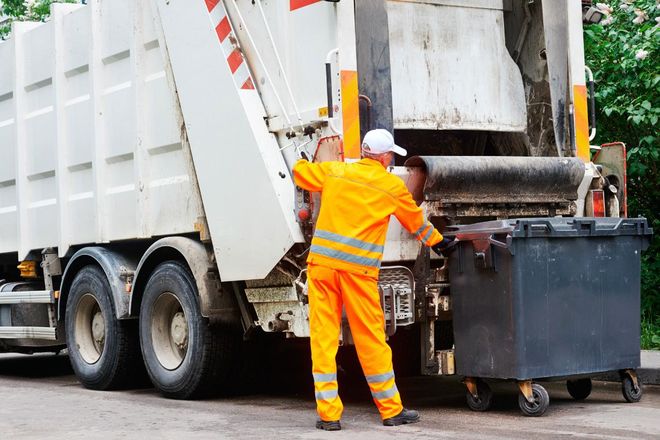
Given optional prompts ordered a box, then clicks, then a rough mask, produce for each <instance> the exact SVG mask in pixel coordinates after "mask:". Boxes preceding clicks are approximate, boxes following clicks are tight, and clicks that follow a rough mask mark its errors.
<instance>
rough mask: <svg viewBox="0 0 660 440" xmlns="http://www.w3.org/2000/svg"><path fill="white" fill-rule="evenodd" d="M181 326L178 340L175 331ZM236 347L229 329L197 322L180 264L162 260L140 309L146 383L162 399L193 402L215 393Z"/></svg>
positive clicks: (190, 282)
mask: <svg viewBox="0 0 660 440" xmlns="http://www.w3.org/2000/svg"><path fill="white" fill-rule="evenodd" d="M170 315H171V317H170ZM167 322H169V323H170V324H169V326H168V325H167V324H166V323H167ZM177 323H178V324H177ZM182 323H184V324H182ZM177 325H180V326H179V327H177ZM181 325H183V326H185V330H184V331H183V333H184V336H181V333H180V332H179V333H177V330H176V329H177V328H183V327H181ZM168 328H169V330H168ZM154 330H157V331H154ZM168 341H169V345H168ZM238 343H239V341H238V334H237V332H235V331H234V330H233V329H229V328H225V327H221V326H211V325H210V324H209V322H208V319H206V318H204V317H202V314H201V309H200V305H199V298H198V294H197V287H196V285H195V280H194V278H193V275H192V273H190V270H189V269H188V267H187V266H186V265H184V264H183V263H181V262H179V261H166V262H164V263H161V264H160V265H158V266H157V267H156V269H155V270H154V272H153V273H152V274H151V276H150V278H149V281H148V282H147V286H146V288H145V291H144V296H143V298H142V304H141V306H140V345H141V347H142V356H143V357H144V362H145V365H146V367H147V373H148V374H149V378H150V379H151V382H152V383H153V384H154V386H155V387H156V388H157V389H158V390H159V391H160V392H161V393H162V394H163V396H165V397H168V398H172V399H196V398H201V397H206V396H209V395H212V394H215V393H216V392H218V391H219V390H220V387H221V386H223V385H226V384H227V382H228V381H229V379H230V377H231V373H232V370H233V368H232V364H233V363H234V362H235V361H236V353H237V348H238Z"/></svg>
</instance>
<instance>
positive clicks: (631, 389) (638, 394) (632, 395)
mask: <svg viewBox="0 0 660 440" xmlns="http://www.w3.org/2000/svg"><path fill="white" fill-rule="evenodd" d="M635 379H637V378H635ZM621 392H622V393H623V397H624V399H626V401H628V402H630V403H635V402H639V401H640V400H642V394H643V391H642V382H640V381H639V380H638V379H637V380H633V378H632V377H631V376H630V375H629V374H625V375H624V376H623V379H622V381H621Z"/></svg>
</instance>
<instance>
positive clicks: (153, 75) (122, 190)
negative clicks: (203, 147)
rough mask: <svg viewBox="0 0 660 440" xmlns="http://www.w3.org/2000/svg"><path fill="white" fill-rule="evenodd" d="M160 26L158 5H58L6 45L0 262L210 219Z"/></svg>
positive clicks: (0, 129)
mask: <svg viewBox="0 0 660 440" xmlns="http://www.w3.org/2000/svg"><path fill="white" fill-rule="evenodd" d="M153 19H154V16H153V13H152V10H151V4H150V2H133V1H129V0H113V1H90V2H88V6H81V5H53V14H52V19H51V21H49V22H47V23H16V24H15V25H14V26H15V28H14V34H13V38H12V39H11V40H9V41H7V42H6V43H3V44H0V66H2V67H1V68H0V69H1V70H0V155H1V157H2V159H3V160H2V161H1V162H2V163H1V164H0V253H6V252H16V251H18V252H19V258H20V259H23V258H25V257H26V255H27V254H28V253H29V252H30V251H33V250H39V249H41V248H45V247H55V246H57V247H58V250H59V254H60V255H61V256H63V255H66V254H67V252H68V251H69V248H70V247H71V246H73V245H79V244H85V243H103V242H109V241H115V240H125V239H134V238H149V237H153V236H157V235H168V234H178V233H189V232H194V230H195V223H196V222H197V221H198V219H199V217H202V216H203V215H204V213H203V209H202V205H201V200H200V198H199V193H198V190H197V183H196V178H195V175H194V169H193V165H192V163H191V161H190V158H189V153H188V152H187V151H186V148H187V145H186V144H185V136H184V134H183V133H182V117H181V114H180V110H179V107H178V103H177V101H176V94H175V91H174V89H173V88H171V87H170V85H169V83H168V78H167V75H166V73H165V62H164V60H163V55H162V52H161V48H160V43H159V40H158V36H157V33H156V28H155V26H154V23H153ZM5 159H6V160H5ZM16 237H18V240H17V239H16Z"/></svg>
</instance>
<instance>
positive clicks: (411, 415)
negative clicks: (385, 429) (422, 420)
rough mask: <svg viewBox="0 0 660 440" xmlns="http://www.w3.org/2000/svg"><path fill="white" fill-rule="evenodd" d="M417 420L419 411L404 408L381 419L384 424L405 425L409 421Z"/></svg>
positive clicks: (414, 421) (415, 421)
mask: <svg viewBox="0 0 660 440" xmlns="http://www.w3.org/2000/svg"><path fill="white" fill-rule="evenodd" d="M417 422H419V413H418V412H417V411H415V410H413V409H405V408H403V411H401V412H400V413H399V415H396V416H394V417H390V418H389V419H385V420H383V425H385V426H398V425H407V424H409V423H417Z"/></svg>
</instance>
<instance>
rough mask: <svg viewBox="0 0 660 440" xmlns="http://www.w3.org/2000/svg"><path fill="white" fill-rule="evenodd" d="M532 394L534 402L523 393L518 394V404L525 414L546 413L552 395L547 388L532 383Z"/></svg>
mask: <svg viewBox="0 0 660 440" xmlns="http://www.w3.org/2000/svg"><path fill="white" fill-rule="evenodd" d="M532 394H533V395H534V402H533V403H529V402H528V401H527V399H526V398H525V395H524V394H523V393H520V394H518V406H519V407H520V411H522V413H523V414H524V415H526V416H529V417H540V416H542V415H543V414H545V411H546V410H547V409H548V406H549V405H550V396H549V395H548V392H547V391H546V390H545V388H543V387H542V386H541V385H539V384H537V383H535V384H532Z"/></svg>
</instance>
